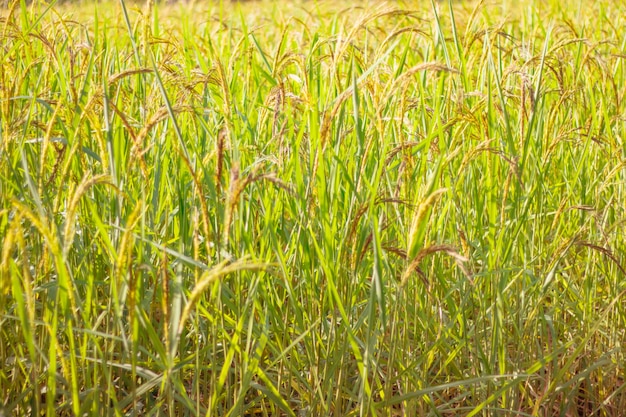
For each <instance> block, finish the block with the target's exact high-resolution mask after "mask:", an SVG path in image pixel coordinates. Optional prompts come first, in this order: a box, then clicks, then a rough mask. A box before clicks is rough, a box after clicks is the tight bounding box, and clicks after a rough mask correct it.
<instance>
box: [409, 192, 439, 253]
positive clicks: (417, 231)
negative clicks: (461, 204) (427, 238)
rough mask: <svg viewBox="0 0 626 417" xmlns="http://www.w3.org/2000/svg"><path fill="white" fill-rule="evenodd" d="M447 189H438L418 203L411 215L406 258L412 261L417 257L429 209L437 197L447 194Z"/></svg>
mask: <svg viewBox="0 0 626 417" xmlns="http://www.w3.org/2000/svg"><path fill="white" fill-rule="evenodd" d="M447 191H448V189H447V188H440V189H438V190H435V191H433V192H432V194H430V195H429V196H428V197H426V199H425V200H424V201H422V202H421V203H420V205H419V206H418V208H417V211H416V212H415V214H414V215H413V221H412V222H411V229H410V231H409V238H408V244H407V257H408V258H409V259H413V258H415V257H416V256H417V253H418V252H419V250H420V247H419V246H420V244H422V242H421V241H422V239H423V237H424V232H425V231H426V226H427V224H428V219H427V217H429V214H430V209H431V208H432V206H434V205H435V203H436V202H437V201H438V200H439V196H441V195H442V194H444V193H445V192H447Z"/></svg>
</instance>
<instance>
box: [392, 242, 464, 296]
mask: <svg viewBox="0 0 626 417" xmlns="http://www.w3.org/2000/svg"><path fill="white" fill-rule="evenodd" d="M437 252H445V253H446V254H447V255H448V256H451V257H452V258H453V259H454V261H455V262H456V264H457V265H458V267H459V268H460V269H461V271H463V274H465V276H466V277H467V278H469V279H470V280H471V274H470V272H469V270H468V269H467V268H466V266H465V262H467V261H469V259H468V258H466V257H465V256H463V255H461V254H460V253H458V252H457V250H456V248H454V247H453V246H450V245H433V246H429V247H427V248H424V249H421V250H420V251H419V252H418V253H417V255H416V256H415V258H413V260H412V261H411V263H410V264H409V266H408V267H407V268H406V270H405V271H404V273H403V274H402V278H401V279H400V286H401V287H404V286H405V285H406V284H407V283H408V282H409V278H410V277H411V274H412V273H413V271H415V272H418V273H420V268H419V264H420V263H421V262H422V261H423V260H424V259H425V258H426V257H427V256H429V255H432V254H435V253H437ZM422 278H424V277H422Z"/></svg>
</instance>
